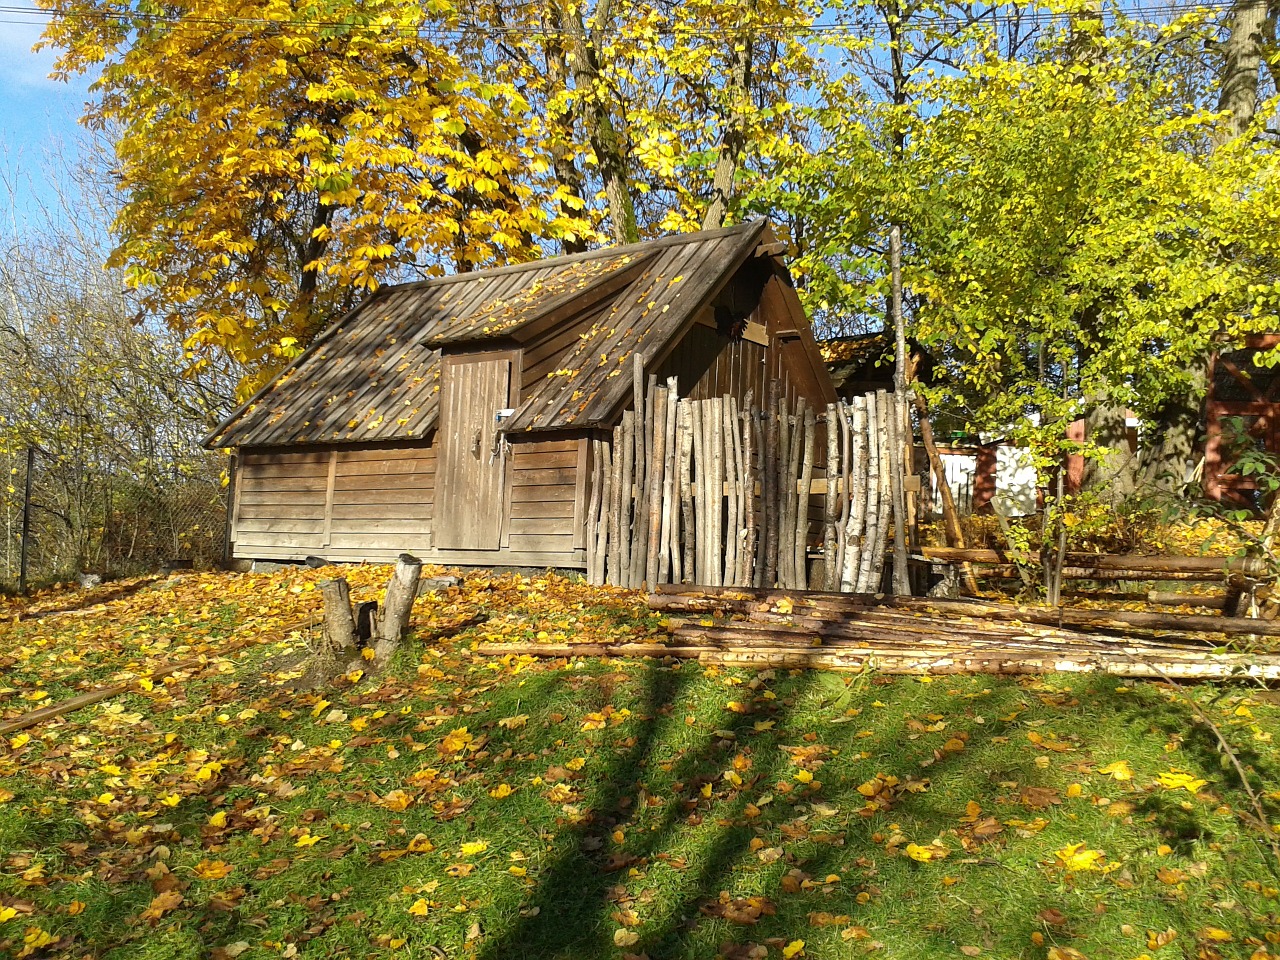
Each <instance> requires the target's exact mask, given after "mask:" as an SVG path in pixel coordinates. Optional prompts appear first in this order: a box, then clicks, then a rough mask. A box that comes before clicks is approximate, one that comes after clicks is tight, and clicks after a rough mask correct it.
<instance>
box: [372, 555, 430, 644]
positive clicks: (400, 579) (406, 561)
mask: <svg viewBox="0 0 1280 960" xmlns="http://www.w3.org/2000/svg"><path fill="white" fill-rule="evenodd" d="M421 575H422V561H421V560H419V559H418V558H417V557H415V556H413V555H411V554H408V553H402V554H400V559H399V560H398V561H397V563H396V568H395V571H394V572H393V573H392V574H391V581H390V582H389V583H388V584H387V596H386V599H385V600H384V601H383V604H382V618H381V620H380V621H379V622H378V632H377V642H376V643H375V644H374V647H373V653H374V660H375V662H377V663H379V664H381V663H386V661H387V660H389V659H390V658H391V655H392V654H393V653H395V652H396V649H397V648H398V647H399V646H400V637H401V636H402V635H403V634H404V629H405V627H406V626H407V625H408V623H409V613H410V611H411V610H412V609H413V601H414V600H416V599H417V597H418V578H419V577H420V576H421Z"/></svg>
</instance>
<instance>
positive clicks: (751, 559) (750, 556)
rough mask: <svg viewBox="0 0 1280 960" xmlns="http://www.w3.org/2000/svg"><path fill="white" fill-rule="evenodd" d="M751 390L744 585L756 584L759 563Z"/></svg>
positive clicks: (745, 453)
mask: <svg viewBox="0 0 1280 960" xmlns="http://www.w3.org/2000/svg"><path fill="white" fill-rule="evenodd" d="M751 403H752V396H751V391H750V390H748V391H747V396H746V398H745V400H744V401H743V409H742V423H741V430H742V480H743V484H742V485H743V490H744V493H743V498H744V499H743V507H744V509H745V511H746V521H745V522H746V536H745V538H744V539H743V542H742V549H743V567H742V569H743V572H742V582H743V584H744V585H748V586H754V585H755V584H756V576H757V573H756V571H757V569H758V564H757V562H756V476H757V474H756V469H755V444H754V443H753V440H754V435H755V424H756V415H755V409H754V408H753V407H752V405H751Z"/></svg>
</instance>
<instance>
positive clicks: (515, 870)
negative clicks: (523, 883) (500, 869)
mask: <svg viewBox="0 0 1280 960" xmlns="http://www.w3.org/2000/svg"><path fill="white" fill-rule="evenodd" d="M528 872H529V871H528V870H526V869H525V868H524V867H507V873H509V874H511V875H512V876H513V877H523V876H524V875H525V874H526V873H528Z"/></svg>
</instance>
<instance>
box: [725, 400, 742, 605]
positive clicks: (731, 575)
mask: <svg viewBox="0 0 1280 960" xmlns="http://www.w3.org/2000/svg"><path fill="white" fill-rule="evenodd" d="M721 430H722V431H723V432H724V456H725V461H726V463H727V464H728V466H727V468H726V469H725V491H726V493H727V494H728V497H727V500H728V510H727V512H726V516H725V540H724V547H725V550H724V582H725V583H726V584H728V585H730V586H741V584H742V581H741V580H740V579H739V572H740V571H739V566H738V563H739V558H738V550H739V548H740V546H741V543H742V538H741V537H740V536H739V535H738V534H739V532H740V531H739V524H741V522H742V497H741V493H742V462H741V459H740V455H741V452H742V451H741V445H740V444H739V443H738V401H737V398H735V397H732V396H728V395H726V396H725V398H724V422H723V424H722V425H721Z"/></svg>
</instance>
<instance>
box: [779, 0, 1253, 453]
mask: <svg viewBox="0 0 1280 960" xmlns="http://www.w3.org/2000/svg"><path fill="white" fill-rule="evenodd" d="M1213 26H1214V25H1213V24H1212V23H1211V22H1207V21H1206V19H1205V17H1204V16H1203V15H1198V16H1191V17H1186V18H1183V19H1181V20H1179V21H1178V22H1175V23H1172V24H1168V25H1165V26H1163V27H1152V26H1150V25H1146V24H1141V23H1136V22H1130V21H1127V20H1125V19H1124V18H1123V17H1112V18H1110V19H1109V20H1108V21H1107V23H1106V24H1103V22H1102V20H1101V18H1100V17H1099V16H1098V15H1097V14H1096V12H1095V11H1093V10H1092V8H1088V7H1083V8H1081V9H1080V10H1079V11H1078V12H1077V14H1076V15H1074V16H1067V17H1059V18H1058V20H1057V22H1056V24H1055V23H1053V22H1049V23H1048V24H1047V25H1045V26H1042V27H1041V28H1040V29H1039V30H1038V31H1037V36H1036V38H1035V40H1034V43H1033V44H1031V45H1027V44H1026V43H1023V44H1021V46H1020V48H1018V49H1011V46H1010V43H1009V39H1008V37H1005V36H1001V35H1000V33H999V30H1000V27H999V25H997V24H996V23H994V22H992V23H988V24H983V23H981V22H978V21H975V22H971V23H970V24H969V26H968V27H967V28H966V32H965V35H964V37H963V38H960V39H957V40H956V42H954V43H952V44H951V45H950V46H948V47H947V49H946V57H945V59H946V61H947V64H946V69H938V70H937V71H935V73H934V75H932V76H930V74H929V70H928V68H927V67H926V69H924V70H920V71H917V72H916V73H915V74H914V75H913V77H912V79H910V80H909V81H908V83H907V86H906V95H905V96H903V97H898V98H896V100H897V101H899V102H895V98H894V97H893V96H890V95H888V94H890V93H892V92H893V91H892V89H890V90H888V91H885V95H882V96H880V97H878V98H875V97H871V96H869V95H868V94H867V84H866V83H865V82H861V81H859V80H858V79H857V78H854V79H853V80H850V81H848V82H846V83H845V84H844V85H843V88H842V89H836V90H834V91H833V95H832V97H831V98H830V101H829V104H828V105H827V106H826V107H825V108H824V109H823V110H822V112H821V113H820V115H819V119H820V121H821V123H822V130H823V133H824V136H825V143H824V145H823V149H822V150H820V151H808V152H805V153H803V155H802V156H801V157H800V158H799V160H798V161H797V162H795V163H793V164H792V165H791V166H790V168H789V169H788V170H786V171H784V172H785V175H786V177H787V180H786V181H785V190H782V191H779V192H778V193H775V194H774V195H772V196H770V195H768V194H766V195H765V197H764V200H765V201H766V202H767V201H769V200H777V199H779V197H780V199H781V202H783V203H787V204H790V205H791V207H792V208H793V209H794V210H795V213H796V216H797V217H798V218H801V222H803V223H804V224H805V226H806V230H807V232H806V235H805V237H804V239H805V243H806V245H807V252H806V256H804V257H803V258H802V260H801V265H802V269H803V270H804V271H805V272H806V273H807V275H808V276H809V277H810V278H812V279H811V281H810V283H809V286H808V290H807V291H806V292H807V295H808V297H809V299H810V302H811V303H813V304H814V305H815V306H816V307H817V308H818V309H819V310H820V311H824V310H825V311H828V312H832V313H837V314H840V313H843V314H844V315H846V316H855V317H856V316H864V317H865V316H871V317H872V318H873V319H872V321H871V322H872V324H876V322H877V321H878V316H876V315H877V314H879V315H883V314H882V313H881V308H880V307H879V305H878V304H879V301H880V298H882V297H883V292H884V290H885V286H886V283H885V269H884V245H883V239H882V238H883V231H884V229H885V226H886V225H887V224H889V223H893V222H900V223H902V224H903V225H904V227H905V230H906V235H907V241H908V244H909V256H908V266H907V283H908V287H909V289H910V290H911V291H912V294H913V296H912V300H911V307H912V322H913V329H912V332H913V334H914V335H915V336H916V337H917V339H919V340H921V341H923V342H924V343H926V344H927V345H929V346H931V347H932V348H933V350H934V351H935V352H936V354H937V355H938V358H939V359H940V360H941V361H942V365H943V369H944V370H945V371H946V374H947V376H946V380H945V383H946V386H945V387H943V388H940V389H939V390H938V391H936V393H937V394H938V396H936V398H935V399H938V400H942V399H944V397H943V396H942V394H943V393H946V394H949V397H948V398H947V399H948V400H949V406H950V409H951V410H952V411H954V412H955V414H957V415H958V416H959V418H960V423H961V424H962V425H968V426H970V427H971V428H973V429H982V430H993V431H1000V432H1007V431H1013V433H1014V434H1022V435H1023V436H1024V437H1026V438H1030V435H1031V434H1036V435H1038V436H1040V437H1041V438H1042V439H1043V440H1044V442H1045V445H1046V449H1047V447H1048V446H1052V445H1057V440H1058V438H1060V437H1061V435H1062V433H1061V431H1062V429H1063V427H1064V426H1065V424H1066V423H1067V422H1069V421H1070V420H1072V419H1075V418H1076V417H1079V416H1084V415H1085V414H1087V413H1088V412H1089V410H1090V409H1091V405H1093V406H1096V405H1097V404H1098V398H1099V397H1105V398H1106V403H1107V404H1108V405H1109V406H1111V407H1119V408H1121V409H1123V407H1125V406H1129V407H1132V408H1133V409H1135V410H1136V411H1138V412H1139V413H1140V414H1141V415H1143V416H1144V417H1146V418H1148V420H1149V421H1150V422H1151V423H1153V424H1155V423H1158V422H1159V420H1160V418H1161V417H1162V413H1163V410H1164V409H1166V406H1167V403H1168V401H1169V400H1170V398H1173V397H1176V396H1178V395H1180V394H1181V393H1184V392H1185V391H1186V389H1188V388H1189V387H1191V386H1193V385H1192V384H1191V380H1192V379H1193V377H1192V375H1191V374H1190V373H1189V371H1193V370H1194V369H1195V366H1196V364H1197V363H1198V362H1201V361H1202V360H1203V358H1205V357H1206V356H1207V355H1208V354H1209V353H1211V352H1212V351H1213V350H1214V349H1216V348H1217V346H1218V344H1219V343H1220V342H1224V341H1229V340H1232V339H1238V338H1239V337H1241V336H1243V334H1244V333H1245V332H1247V331H1248V330H1257V329H1264V328H1269V327H1273V326H1274V325H1275V323H1276V319H1275V312H1276V311H1275V306H1276V304H1275V301H1274V297H1273V296H1272V294H1271V293H1270V291H1271V290H1272V285H1273V284H1274V281H1275V277H1276V276H1277V269H1278V267H1277V261H1276V248H1275V243H1274V240H1272V239H1270V238H1272V237H1274V236H1275V231H1276V227H1277V223H1276V213H1275V210H1276V209H1277V208H1276V207H1275V205H1274V203H1275V196H1274V190H1275V187H1274V182H1275V176H1274V163H1275V161H1274V159H1273V157H1272V152H1271V150H1270V148H1269V145H1268V144H1267V143H1266V140H1265V136H1264V137H1263V139H1262V140H1255V139H1250V138H1238V139H1237V140H1235V141H1232V142H1231V143H1230V145H1229V147H1227V148H1223V147H1220V148H1219V149H1218V150H1217V151H1213V152H1211V151H1209V150H1208V149H1207V148H1208V145H1209V144H1210V143H1211V142H1212V141H1213V139H1214V137H1215V134H1216V131H1217V130H1218V123H1219V120H1220V117H1219V115H1218V114H1217V113H1216V112H1215V111H1214V109H1213V104H1212V103H1210V102H1206V101H1207V100H1208V99H1209V97H1210V94H1211V91H1212V86H1211V85H1210V84H1206V85H1205V86H1204V87H1203V88H1201V89H1198V90H1197V89H1193V88H1191V87H1190V86H1189V83H1188V80H1187V73H1188V71H1187V70H1186V69H1185V68H1186V64H1187V63H1188V62H1193V61H1194V58H1195V57H1196V56H1198V53H1199V50H1200V49H1201V48H1202V44H1203V40H1204V38H1205V36H1206V35H1207V34H1208V33H1211V32H1212V29H1213ZM1084 46H1088V47H1090V48H1091V50H1090V51H1089V52H1088V53H1087V54H1086V53H1085V52H1084V51H1083V47H1084ZM1189 99H1192V100H1195V99H1199V100H1200V102H1199V103H1198V104H1197V103H1195V102H1193V103H1191V105H1190V106H1189V107H1188V100H1189ZM1256 129H1257V130H1258V131H1259V134H1260V135H1261V127H1257V128H1256ZM897 137H900V138H901V139H900V142H901V144H902V145H901V147H898V146H897V141H896V138H897ZM823 184H829V185H830V186H829V187H828V189H826V190H825V191H824V190H823V189H822V185H823ZM846 211H853V215H852V216H850V215H848V214H847V213H846ZM1028 415H1033V416H1034V419H1032V420H1029V419H1027V418H1028ZM1035 422H1038V423H1039V424H1040V427H1039V428H1035V429H1033V427H1032V424H1033V423H1035ZM1156 434H1157V435H1158V431H1156ZM1053 461H1054V458H1050V460H1049V461H1047V462H1053Z"/></svg>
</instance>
